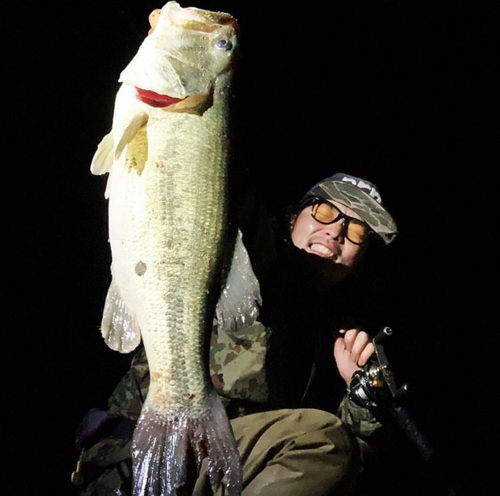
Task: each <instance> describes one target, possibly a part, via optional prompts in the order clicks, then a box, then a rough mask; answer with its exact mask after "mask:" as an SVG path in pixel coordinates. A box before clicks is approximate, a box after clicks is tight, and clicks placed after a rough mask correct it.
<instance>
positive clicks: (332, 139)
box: [1, 0, 500, 496]
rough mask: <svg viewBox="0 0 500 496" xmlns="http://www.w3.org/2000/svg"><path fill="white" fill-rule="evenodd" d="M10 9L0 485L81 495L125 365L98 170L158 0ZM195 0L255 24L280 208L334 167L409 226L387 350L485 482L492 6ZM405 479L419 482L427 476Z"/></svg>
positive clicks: (247, 92)
mask: <svg viewBox="0 0 500 496" xmlns="http://www.w3.org/2000/svg"><path fill="white" fill-rule="evenodd" d="M2 5H3V9H2V10H3V14H2V34H3V35H4V37H5V40H4V42H3V44H2V45H3V47H4V51H3V57H2V58H3V64H2V65H3V71H2V79H3V80H4V86H3V88H4V90H3V98H2V100H3V108H4V110H3V129H4V131H3V133H2V138H3V140H4V144H3V146H2V150H3V161H2V168H3V171H4V178H5V174H6V176H7V177H6V180H4V192H5V193H4V195H5V205H4V208H3V212H4V213H3V218H4V219H5V220H4V223H5V225H6V231H5V233H4V240H5V241H4V250H5V251H6V252H7V253H9V255H8V256H7V258H6V259H5V264H4V268H6V271H7V280H6V285H5V287H4V292H5V294H6V301H5V307H4V308H5V310H4V316H5V317H6V320H5V321H4V327H3V329H4V330H3V334H4V336H5V338H6V339H5V338H4V347H3V353H2V355H3V360H2V371H3V377H4V379H3V387H2V405H1V410H2V414H3V415H4V420H3V421H2V434H1V436H2V453H3V460H4V462H3V466H2V472H3V473H4V475H6V476H7V477H6V478H5V477H3V481H2V491H3V492H4V494H12V495H16V496H17V495H50V496H64V495H71V494H73V490H72V487H71V485H70V484H69V477H70V474H71V471H72V470H73V468H74V464H75V461H76V455H75V452H74V450H73V436H74V432H75V429H76V428H77V426H78V423H79V421H80V419H81V418H82V416H83V415H84V414H85V413H86V412H87V411H88V410H89V409H90V408H92V407H95V406H104V405H105V402H106V399H107V396H108V394H109V393H110V392H111V390H112V388H113V387H114V386H115V384H116V383H117V381H118V380H119V378H121V376H122V375H123V373H124V372H125V371H126V370H127V368H128V363H129V357H127V356H121V355H119V354H117V353H115V352H112V351H111V350H109V349H107V347H106V346H105V344H104V343H103V342H102V340H101V337H100V333H99V329H98V326H99V322H100V318H101V311H102V306H103V301H104V296H105V293H106V290H107V286H108V283H109V263H110V255H109V251H108V245H107V219H106V202H105V200H104V197H103V192H104V187H105V179H103V178H101V177H95V176H92V175H91V174H90V171H89V165H90V162H91V158H92V155H93V153H94V151H95V148H96V146H97V144H98V143H99V141H100V140H101V138H102V137H103V136H104V134H106V133H107V132H108V130H109V127H110V124H111V114H112V109H113V105H114V96H115V93H116V90H117V88H118V83H117V79H118V75H119V73H120V71H121V70H122V69H123V68H124V66H125V65H126V64H127V62H128V61H129V60H130V58H131V57H132V56H133V55H134V54H135V51H136V49H137V47H138V46H139V44H140V42H141V40H142V38H143V36H145V34H146V32H147V29H148V23H147V15H148V14H149V12H150V11H151V10H152V9H153V8H156V7H161V6H162V2H154V1H150V0H148V1H139V0H136V1H132V0H121V1H119V0H107V1H101V2H76V1H73V0H66V1H64V2H63V1H58V0H52V1H49V2H34V1H31V2H30V1H28V2H23V3H22V5H21V4H19V5H17V4H15V3H14V2H10V1H7V2H6V3H5V2H4V3H3V4H2ZM181 5H182V6H190V5H193V6H197V7H201V8H209V9H212V10H224V11H227V12H231V13H232V14H234V15H235V16H236V17H237V18H238V19H239V22H240V26H241V30H242V40H241V42H242V46H243V59H242V64H241V70H242V71H243V74H244V78H243V84H242V88H241V90H242V91H241V95H240V100H239V103H240V107H241V108H240V111H241V112H242V115H244V119H241V121H240V122H239V123H238V126H241V127H240V129H239V131H238V135H239V139H238V142H237V144H238V147H239V153H241V155H242V156H245V157H246V160H247V169H248V171H249V173H250V175H251V176H252V177H253V178H254V179H255V180H256V182H257V183H260V184H263V185H265V188H264V192H265V195H266V200H267V201H268V203H269V205H270V207H271V208H277V207H278V206H279V205H284V204H286V203H288V202H289V201H291V200H293V199H296V197H297V196H298V195H301V194H302V193H303V192H304V189H305V188H306V187H308V186H310V184H312V183H313V182H314V181H316V180H319V179H321V178H323V177H325V176H326V175H329V174H331V173H333V172H336V171H344V172H349V173H351V174H354V175H360V176H362V177H365V178H366V179H370V180H372V181H373V182H375V183H376V184H377V185H378V186H379V188H380V189H381V191H382V196H383V197H384V201H385V204H386V206H387V208H388V209H389V210H390V211H391V212H392V213H393V215H394V216H395V218H396V220H397V222H398V225H399V228H400V236H399V238H398V239H397V240H396V241H395V242H394V243H393V244H392V245H391V246H390V247H389V249H388V251H387V253H386V255H385V256H384V257H383V259H382V262H381V265H380V269H379V270H378V273H377V277H378V278H379V283H378V284H380V288H381V289H380V291H381V292H382V294H383V295H385V296H384V301H385V306H384V307H383V308H382V310H385V311H386V312H387V313H386V315H385V316H384V322H385V323H386V324H387V325H390V326H392V327H393V329H394V331H395V333H396V336H395V337H394V338H393V342H392V344H391V346H390V353H391V354H390V357H389V360H390V362H391V364H392V365H393V367H394V369H395V374H396V379H397V380H398V381H399V382H402V381H408V382H409V383H410V384H411V385H412V386H413V388H414V390H415V392H414V393H413V395H412V397H411V399H409V400H408V404H409V408H411V409H412V411H413V412H414V415H415V417H416V418H417V420H418V422H419V424H420V425H421V427H422V429H424V430H425V432H426V433H427V434H428V436H429V437H430V439H431V440H432V442H433V443H434V445H435V446H436V448H437V450H438V451H439V453H440V455H441V461H442V463H443V465H442V469H441V468H440V469H439V470H442V471H443V473H446V474H448V475H449V477H450V478H451V480H452V481H453V482H454V484H455V486H456V487H457V490H459V491H460V492H459V493H458V494H471V495H483V494H487V492H488V493H489V491H487V480H488V479H491V478H492V471H493V470H495V469H496V467H497V463H496V461H495V460H494V456H495V455H496V450H495V446H496V443H495V441H494V437H496V436H497V432H498V426H497V424H498V415H497V411H496V410H497V409H495V410H494V407H495V400H496V401H498V369H497V361H496V353H495V351H496V347H497V345H498V339H497V332H498V331H497V322H496V321H495V322H493V318H492V317H493V310H495V311H496V310H497V309H496V308H493V288H494V287H496V284H495V283H496V278H497V274H496V269H497V256H496V255H497V253H498V251H497V249H496V248H497V246H496V245H497V240H498V234H497V231H496V229H497V225H496V224H497V214H496V212H497V211H498V210H497V205H496V203H495V202H494V201H493V197H492V193H491V191H492V190H493V187H494V185H495V182H496V178H495V176H494V174H495V172H494V171H495V169H496V168H497V167H498V155H497V153H496V152H497V146H498V145H497V139H498V121H497V117H498V107H496V105H495V103H496V95H497V92H498V84H495V83H496V82H497V81H496V80H494V74H495V72H496V69H498V50H497V48H496V46H495V38H496V35H497V32H498V30H499V27H500V26H499V16H498V8H497V3H496V2H493V1H492V2H487V1H486V0H474V1H472V0H470V1H460V0H458V1H444V0H435V1H414V0H407V1H396V0H372V1H370V2H363V1H358V0H352V1H349V2H297V3H292V2H290V3H283V2H267V3H259V2H250V1H248V2H243V1H229V0H228V1H215V0H213V1H209V0H207V1H202V0H196V1H195V0H193V2H189V3H187V2H181ZM6 152H7V153H6ZM495 313H496V312H495ZM376 330H378V329H373V330H371V331H372V332H373V331H376ZM5 343H6V345H5ZM410 460H411V457H410ZM5 461H7V466H6V465H5ZM403 461H404V460H403ZM402 465H403V466H404V465H405V464H404V463H403V464H402ZM405 470H407V472H408V480H409V481H410V482H409V484H410V485H411V484H413V483H414V482H412V480H413V479H412V476H411V474H412V473H413V472H418V471H415V470H414V469H413V468H412V466H411V464H410V466H408V467H407V468H406V469H405ZM413 478H414V477H413ZM398 493H399V494H410V488H409V487H408V488H407V489H406V490H405V489H404V488H400V489H399V491H398ZM311 494H313V493H311ZM411 494H413V493H411ZM423 494H424V493H423Z"/></svg>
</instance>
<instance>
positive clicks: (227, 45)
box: [215, 38, 233, 50]
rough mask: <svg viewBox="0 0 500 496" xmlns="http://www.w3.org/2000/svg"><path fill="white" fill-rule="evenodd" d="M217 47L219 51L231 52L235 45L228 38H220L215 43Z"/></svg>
mask: <svg viewBox="0 0 500 496" xmlns="http://www.w3.org/2000/svg"><path fill="white" fill-rule="evenodd" d="M215 46H216V47H217V48H218V49H219V50H231V48H233V44H232V43H231V42H230V41H229V40H227V39H226V38H219V39H218V40H217V41H216V42H215Z"/></svg>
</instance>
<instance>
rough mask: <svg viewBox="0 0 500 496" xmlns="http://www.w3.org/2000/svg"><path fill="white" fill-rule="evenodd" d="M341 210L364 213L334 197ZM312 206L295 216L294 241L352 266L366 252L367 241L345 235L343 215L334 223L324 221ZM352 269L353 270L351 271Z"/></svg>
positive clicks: (354, 213)
mask: <svg viewBox="0 0 500 496" xmlns="http://www.w3.org/2000/svg"><path fill="white" fill-rule="evenodd" d="M330 203H332V204H333V205H335V206H336V207H337V208H338V209H339V210H340V211H341V212H342V213H344V214H346V215H348V216H349V217H354V218H355V219H360V220H361V217H360V216H359V215H358V214H357V213H356V212H354V211H353V210H351V209H350V208H348V207H346V206H345V205H342V203H339V202H336V201H331V202H330ZM312 208H313V207H312V206H309V207H306V208H304V209H303V210H302V211H301V212H300V213H299V214H298V215H297V216H296V217H295V218H294V219H292V231H291V238H292V242H293V244H294V245H295V246H296V247H297V248H300V249H303V250H305V251H306V252H308V253H311V254H313V255H317V256H318V257H322V258H326V259H329V260H331V261H332V262H334V263H336V264H341V265H344V266H345V267H347V268H349V269H352V268H354V267H355V265H356V264H357V262H358V261H359V260H361V258H362V255H363V253H364V252H365V246H364V245H356V244H354V243H352V242H351V241H349V240H348V239H347V238H346V236H345V229H344V224H345V221H344V219H340V220H338V221H337V222H333V223H332V224H321V223H320V222H318V221H317V220H315V219H314V217H313V216H312V215H311V211H312ZM349 272H350V271H349Z"/></svg>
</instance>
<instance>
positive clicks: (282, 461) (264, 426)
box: [81, 409, 359, 496]
mask: <svg viewBox="0 0 500 496" xmlns="http://www.w3.org/2000/svg"><path fill="white" fill-rule="evenodd" d="M231 423H232V426H233V430H234V434H235V437H236V440H237V443H238V448H239V451H240V455H241V459H242V462H243V495H242V496H257V495H259V496H340V495H341V496H345V495H348V494H350V493H351V491H352V489H353V487H354V483H355V480H356V477H357V473H358V468H359V449H358V445H357V442H356V440H355V439H354V438H353V437H352V436H351V435H350V434H349V432H348V430H347V429H346V428H345V426H344V425H343V424H342V422H341V421H340V420H339V419H338V418H337V417H335V416H334V415H332V414H329V413H327V412H323V411H320V410H313V409H296V410H276V411H270V412H262V413H255V414H252V415H247V416H244V417H239V418H236V419H234V420H232V421H231ZM129 446H130V445H128V446H122V447H117V446H115V447H113V448H112V449H110V448H109V446H108V447H107V448H106V449H105V452H106V453H108V454H109V453H113V452H114V453H117V454H118V456H119V457H121V456H120V453H123V452H124V450H126V449H127V448H128V449H129ZM100 451H101V452H102V451H103V450H102V449H101V450H100ZM89 455H90V453H89ZM127 462H129V460H127ZM99 465H100V466H101V467H103V466H105V465H106V463H105V462H104V460H101V463H99ZM120 465H121V468H120V467H119V465H116V464H114V465H113V466H111V465H110V466H108V468H107V469H106V470H105V472H104V473H103V474H102V475H101V476H100V477H99V478H98V479H97V480H96V481H94V482H92V483H91V484H90V485H89V486H87V487H86V489H85V490H84V491H83V492H82V493H81V494H82V496H111V495H114V496H116V495H117V494H118V495H124V496H128V495H127V491H126V490H123V488H124V487H126V486H127V484H123V480H120V479H123V477H124V474H125V473H126V472H127V471H126V470H125V471H124V470H123V465H124V462H123V461H122V462H121V463H120ZM127 476H128V477H130V472H129V471H128V475H127ZM117 488H121V489H118V490H117ZM214 494H215V495H216V496H222V495H223V494H224V491H223V489H222V487H221V488H218V489H216V490H215V492H213V491H212V488H211V487H210V483H209V481H208V476H207V475H206V468H205V466H203V467H202V470H201V473H200V476H199V477H198V479H197V481H196V485H195V488H194V492H193V496H212V495H214Z"/></svg>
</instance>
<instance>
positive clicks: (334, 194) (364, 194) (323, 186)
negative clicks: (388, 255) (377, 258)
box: [304, 173, 398, 244]
mask: <svg viewBox="0 0 500 496" xmlns="http://www.w3.org/2000/svg"><path fill="white" fill-rule="evenodd" d="M311 196H318V197H320V198H325V199H327V200H333V201H338V202H340V203H342V204H343V205H345V206H346V207H349V208H350V209H351V210H353V211H354V212H356V213H357V214H358V215H359V216H360V217H361V218H362V219H363V220H364V221H365V222H366V223H367V224H368V225H369V226H370V227H371V228H372V229H373V231H374V232H375V233H377V234H378V235H379V236H380V237H381V238H382V239H383V240H384V242H385V243H386V244H389V243H390V242H391V241H392V240H393V239H394V238H395V237H396V234H397V233H398V231H397V226H396V222H395V221H394V219H393V218H392V216H391V214H389V212H388V211H387V210H386V209H385V208H384V207H383V205H382V197H381V196H380V193H379V191H378V189H377V187H376V186H375V185H374V184H372V183H371V182H369V181H365V180H364V179H361V178H359V177H354V176H350V175H349V174H344V173H338V174H334V175H333V176H331V177H328V178H326V179H323V180H322V181H320V182H319V183H317V184H315V185H314V186H313V187H312V188H311V189H310V190H309V191H308V192H307V193H306V194H305V196H304V200H305V199H307V198H309V197H311Z"/></svg>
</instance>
